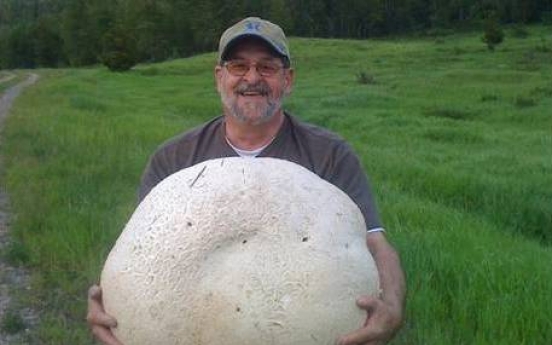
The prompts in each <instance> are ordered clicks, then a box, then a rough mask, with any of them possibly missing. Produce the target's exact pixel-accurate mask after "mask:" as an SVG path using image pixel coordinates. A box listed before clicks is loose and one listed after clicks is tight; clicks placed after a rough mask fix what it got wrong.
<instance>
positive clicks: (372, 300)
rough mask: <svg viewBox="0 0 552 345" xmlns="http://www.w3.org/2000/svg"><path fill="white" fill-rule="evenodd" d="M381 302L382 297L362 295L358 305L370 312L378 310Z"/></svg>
mask: <svg viewBox="0 0 552 345" xmlns="http://www.w3.org/2000/svg"><path fill="white" fill-rule="evenodd" d="M381 303H382V301H381V299H379V298H377V297H373V296H361V297H359V298H358V299H357V300H356V304H357V306H358V307H359V308H361V309H364V310H366V311H367V312H368V314H370V313H372V312H373V311H374V310H376V309H377V308H378V307H379V305H380V304H381Z"/></svg>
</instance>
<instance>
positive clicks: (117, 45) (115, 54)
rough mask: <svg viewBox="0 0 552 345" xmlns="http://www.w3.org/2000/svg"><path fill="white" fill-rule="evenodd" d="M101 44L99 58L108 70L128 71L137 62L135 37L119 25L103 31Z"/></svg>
mask: <svg viewBox="0 0 552 345" xmlns="http://www.w3.org/2000/svg"><path fill="white" fill-rule="evenodd" d="M102 46H103V52H102V54H101V58H100V59H101V61H102V63H103V64H104V65H105V66H107V68H109V70H110V71H114V72H124V71H128V70H129V69H131V68H132V67H134V66H135V65H136V63H137V62H138V54H137V49H136V39H135V38H134V37H133V36H132V34H131V33H129V32H128V30H125V29H124V28H122V27H120V26H115V27H113V28H111V29H110V30H108V31H107V32H106V33H105V35H104V38H103V42H102Z"/></svg>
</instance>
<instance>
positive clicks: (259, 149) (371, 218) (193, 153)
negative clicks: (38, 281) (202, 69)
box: [87, 18, 406, 345]
mask: <svg viewBox="0 0 552 345" xmlns="http://www.w3.org/2000/svg"><path fill="white" fill-rule="evenodd" d="M290 63H291V58H290V54H289V50H288V45H287V40H286V37H285V35H284V32H283V31H282V29H281V28H280V27H279V26H277V25H275V24H273V23H270V22H268V21H265V20H262V19H260V18H247V19H244V20H243V21H241V22H239V23H237V24H235V25H234V26H232V27H230V28H229V29H228V30H226V31H225V32H224V34H223V35H222V37H221V39H220V44H219V58H218V64H217V66H216V67H215V79H216V85H217V90H218V92H219V93H220V96H221V100H222V108H223V113H224V114H223V116H221V117H217V118H215V119H214V120H212V121H210V122H208V123H206V124H204V125H202V126H200V127H198V128H196V129H193V130H191V131H190V132H187V133H184V134H183V135H181V136H178V137H176V138H174V139H172V140H170V141H168V142H167V143H165V144H164V145H163V146H162V147H161V148H160V149H158V151H157V152H156V153H155V154H154V155H153V156H152V157H151V159H150V161H149V164H148V167H147V168H146V171H145V172H144V175H143V178H142V184H141V187H140V200H141V199H143V198H144V197H145V196H146V195H147V194H148V193H149V191H150V190H151V189H152V188H153V187H154V186H155V185H156V184H157V183H159V182H160V181H161V180H163V179H164V178H165V177H167V176H169V175H170V174H172V173H174V172H176V171H179V170H181V169H183V168H186V167H189V166H192V165H194V164H197V163H199V162H202V161H205V160H208V159H212V158H221V157H228V156H243V157H257V156H259V157H261V156H263V157H276V158H281V159H287V160H289V161H292V162H295V163H297V164H300V165H302V166H304V167H306V168H307V169H310V170H311V171H313V172H314V173H316V174H318V175H319V176H320V177H322V178H324V179H325V180H327V181H329V182H330V183H333V184H334V185H336V186H337V187H339V188H341V189H342V190H343V191H344V192H346V193H347V194H348V195H349V196H350V197H351V198H352V199H353V200H354V201H355V202H356V203H357V205H358V206H359V208H360V209H361V211H362V213H363V215H364V218H365V220H366V224H367V235H366V245H367V248H368V250H370V252H371V254H372V256H373V257H374V260H375V262H376V265H377V267H378V271H379V275H380V284H381V289H382V294H381V296H380V297H379V298H376V297H369V296H359V298H358V300H357V305H358V307H359V308H362V309H364V310H366V314H367V317H366V322H365V323H364V325H363V327H362V328H360V329H358V330H356V331H354V332H352V333H350V334H347V335H343V336H341V337H340V338H339V339H337V340H336V343H337V344H339V345H360V344H363V345H364V344H370V345H372V344H385V343H387V341H389V340H390V339H391V338H392V337H393V336H394V335H395V333H396V332H397V330H398V329H399V328H400V326H401V324H402V319H403V309H404V298H405V290H406V288H405V280H404V275H403V272H402V269H401V265H400V262H399V258H398V255H397V253H396V252H395V250H394V249H393V248H392V247H391V246H390V244H389V243H388V242H387V240H386V238H385V235H384V232H383V228H382V226H381V224H380V222H379V219H378V214H377V211H376V209H375V206H374V203H373V200H372V196H371V192H370V189H369V186H368V182H367V179H366V177H365V175H364V173H363V171H362V168H361V166H360V163H359V161H358V158H357V157H356V155H355V154H354V153H353V152H352V150H351V149H350V147H349V146H348V145H347V144H346V143H345V142H344V141H343V140H342V139H340V138H339V137H338V136H336V135H335V134H333V133H330V132H328V131H326V130H324V129H321V128H318V127H315V126H312V125H308V124H305V123H302V122H300V121H298V120H297V119H296V118H294V117H293V116H291V115H289V114H287V113H285V112H284V111H283V109H282V101H283V99H284V98H285V96H286V95H288V94H289V93H290V92H291V90H292V86H293V81H294V71H293V69H292V68H291V65H290ZM88 301H89V310H88V317H87V319H88V322H89V324H90V327H91V329H92V332H93V334H94V335H95V336H96V337H97V338H98V339H99V340H101V341H102V342H104V343H105V344H108V345H120V342H119V341H118V340H117V339H115V337H114V336H113V334H112V333H111V330H110V327H115V326H116V321H115V320H114V319H113V318H111V317H110V316H108V315H106V314H105V313H104V311H103V307H102V304H101V290H100V288H99V287H98V286H93V287H92V288H91V289H90V292H89V298H88ZM130 345H131V344H130ZM190 345H193V344H190ZM215 345H216V344H215ZM290 345H295V344H290ZM297 345H300V344H297Z"/></svg>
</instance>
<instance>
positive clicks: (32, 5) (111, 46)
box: [0, 0, 552, 68]
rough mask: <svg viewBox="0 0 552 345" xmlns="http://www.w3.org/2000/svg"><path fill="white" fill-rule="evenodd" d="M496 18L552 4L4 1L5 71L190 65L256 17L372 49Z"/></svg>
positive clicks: (546, 12) (519, 19)
mask: <svg viewBox="0 0 552 345" xmlns="http://www.w3.org/2000/svg"><path fill="white" fill-rule="evenodd" d="M491 14H492V15H493V16H494V17H496V18H498V20H499V21H500V22H501V23H521V24H525V23H534V22H547V23H550V22H551V21H552V0H233V1H227V0H88V1H87V0H0V68H34V67H60V66H85V65H91V64H96V63H101V62H103V63H109V61H111V60H116V61H119V63H121V61H122V62H123V64H128V65H130V66H131V65H133V64H135V63H137V62H155V61H162V60H165V59H170V58H177V57H185V56H190V55H192V54H195V53H198V52H204V51H212V50H215V49H216V46H217V43H218V38H219V36H220V34H221V32H222V31H223V30H224V29H225V28H226V27H228V26H229V25H230V24H232V23H234V22H237V21H238V20H240V19H241V18H243V17H246V16H250V15H254V16H260V17H263V18H266V19H269V20H271V21H273V22H275V23H278V24H280V26H282V27H283V28H284V30H285V31H286V33H287V34H288V35H292V36H308V37H324V38H359V39H362V38H368V37H381V36H386V35H394V34H403V33H408V32H413V31H415V32H430V31H435V30H440V29H450V28H458V27H463V28H470V27H473V26H480V25H481V24H482V23H483V21H484V20H485V18H487V17H488V16H489V15H491ZM125 66H126V65H125Z"/></svg>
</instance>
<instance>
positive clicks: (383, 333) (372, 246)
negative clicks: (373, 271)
mask: <svg viewBox="0 0 552 345" xmlns="http://www.w3.org/2000/svg"><path fill="white" fill-rule="evenodd" d="M366 246H367V247H368V250H370V253H371V254H372V256H373V258H374V262H375V263H376V266H377V268H378V273H379V280H380V287H381V291H382V295H381V296H380V298H378V297H371V296H361V297H360V298H359V299H358V300H357V305H358V306H359V308H361V309H364V310H366V312H367V314H368V315H367V317H366V322H365V323H364V326H363V327H362V328H360V329H358V330H356V331H354V332H351V333H349V334H346V335H344V336H342V337H341V338H339V339H338V341H337V344H338V345H383V344H387V342H388V341H390V340H391V338H393V336H394V335H395V334H396V333H397V332H398V330H399V328H400V327H401V326H402V322H403V310H404V303H405V294H406V283H405V277H404V273H403V271H402V268H401V263H400V259H399V256H398V254H397V252H396V251H395V250H394V249H393V247H391V245H390V244H389V243H388V242H387V239H386V238H385V235H384V234H383V232H374V233H369V234H367V236H366Z"/></svg>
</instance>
